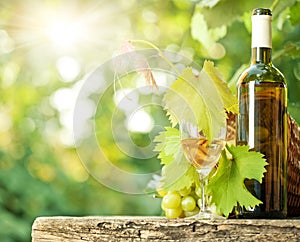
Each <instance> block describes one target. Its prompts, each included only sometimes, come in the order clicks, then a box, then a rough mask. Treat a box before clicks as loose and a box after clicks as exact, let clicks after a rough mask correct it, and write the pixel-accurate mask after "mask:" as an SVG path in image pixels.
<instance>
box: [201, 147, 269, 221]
mask: <svg viewBox="0 0 300 242" xmlns="http://www.w3.org/2000/svg"><path fill="white" fill-rule="evenodd" d="M226 147H227V150H228V151H229V152H230V154H231V155H232V160H230V159H228V158H227V156H226V152H225V151H223V153H222V158H221V159H220V160H219V166H218V169H217V171H216V173H215V175H214V176H212V177H211V180H210V181H209V184H208V186H207V191H208V192H209V193H211V194H212V203H215V205H216V207H217V210H218V212H220V213H222V214H224V215H225V216H226V217H227V216H228V215H229V213H230V212H231V211H232V209H233V208H234V206H236V205H237V204H239V205H240V206H243V207H245V208H246V209H247V208H249V207H255V206H257V205H259V204H260V203H262V202H261V201H260V200H259V199H257V198H256V197H254V196H253V195H252V194H251V193H250V192H249V191H248V190H247V188H246V186H245V184H244V180H245V179H246V178H248V179H255V180H257V181H258V182H260V183H261V182H262V178H263V173H264V172H266V169H265V168H264V167H265V166H266V165H267V162H266V161H265V159H264V158H263V155H262V154H261V153H259V152H255V151H249V147H248V146H230V147H228V146H226Z"/></svg>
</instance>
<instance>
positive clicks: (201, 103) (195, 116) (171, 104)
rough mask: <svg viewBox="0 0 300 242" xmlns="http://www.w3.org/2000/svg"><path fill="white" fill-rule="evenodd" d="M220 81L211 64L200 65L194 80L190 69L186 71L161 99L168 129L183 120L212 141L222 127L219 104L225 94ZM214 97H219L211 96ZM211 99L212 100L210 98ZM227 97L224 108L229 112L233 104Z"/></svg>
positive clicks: (221, 114)
mask: <svg viewBox="0 0 300 242" xmlns="http://www.w3.org/2000/svg"><path fill="white" fill-rule="evenodd" d="M220 78H221V77H220V75H219V73H218V72H217V71H216V70H215V69H214V67H213V64H212V63H211V62H205V63H204V66H203V69H202V70H201V71H200V73H199V75H198V76H196V75H195V74H194V73H193V70H192V68H186V69H185V70H184V71H183V73H182V75H181V76H179V78H178V79H177V80H176V81H175V82H174V83H173V84H172V85H171V86H170V89H169V90H168V91H167V93H166V94H165V96H164V99H163V100H164V102H165V106H166V110H167V112H168V115H169V116H170V120H171V123H172V125H173V126H175V125H176V124H177V123H178V120H185V121H188V122H192V123H194V124H197V126H198V127H199V129H200V130H203V131H204V133H205V134H206V136H207V138H208V140H212V137H216V136H217V135H218V134H217V132H219V131H218V130H219V127H222V126H224V124H225V118H226V115H225V110H224V107H225V105H224V103H223V100H226V99H227V98H228V93H226V92H223V91H221V89H222V87H223V85H222V79H220ZM211 83H213V84H215V85H211ZM219 90H220V92H219ZM216 93H219V94H220V95H215V94H216ZM222 94H225V96H222ZM226 94H227V96H226ZM211 96H214V97H215V98H210V97H211ZM229 97H230V98H229V99H227V100H229V101H228V103H229V105H230V107H228V108H229V109H232V107H233V105H232V103H233V102H234V104H235V101H233V99H231V96H230V95H229ZM228 103H227V101H226V104H228Z"/></svg>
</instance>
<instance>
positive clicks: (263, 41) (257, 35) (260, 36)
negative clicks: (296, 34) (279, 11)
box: [252, 15, 272, 48]
mask: <svg viewBox="0 0 300 242" xmlns="http://www.w3.org/2000/svg"><path fill="white" fill-rule="evenodd" d="M271 22H272V16H270V15H253V16H252V48H255V47H265V48H272V26H271Z"/></svg>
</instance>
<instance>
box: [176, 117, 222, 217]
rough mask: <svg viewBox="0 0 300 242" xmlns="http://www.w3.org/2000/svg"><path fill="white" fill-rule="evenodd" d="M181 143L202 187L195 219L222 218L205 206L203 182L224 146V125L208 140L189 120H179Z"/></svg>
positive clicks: (204, 182)
mask: <svg viewBox="0 0 300 242" xmlns="http://www.w3.org/2000/svg"><path fill="white" fill-rule="evenodd" d="M180 133H181V145H182V149H183V152H184V154H185V156H186V158H187V159H188V160H189V162H190V163H191V164H192V165H193V166H194V167H195V168H196V169H197V171H198V173H199V178H200V185H201V189H202V198H201V208H200V212H199V214H198V215H196V216H195V218H196V219H217V218H222V217H221V216H218V215H216V214H213V213H212V212H211V211H210V210H209V209H208V208H207V206H206V204H207V202H206V194H205V184H206V181H207V179H206V178H207V176H208V174H209V173H210V171H211V170H212V168H213V167H214V166H215V165H216V164H217V162H218V160H219V158H220V155H221V152H222V150H223V149H224V147H225V138H226V126H225V125H224V127H220V132H219V133H218V136H217V137H215V138H214V139H213V140H212V141H211V142H209V141H208V140H207V138H206V136H205V135H204V133H203V132H202V131H201V130H199V129H198V128H197V126H196V125H193V124H192V123H190V122H186V121H181V122H180Z"/></svg>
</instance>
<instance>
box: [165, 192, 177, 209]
mask: <svg viewBox="0 0 300 242" xmlns="http://www.w3.org/2000/svg"><path fill="white" fill-rule="evenodd" d="M180 204H181V196H180V195H179V193H178V192H176V191H172V192H168V193H167V195H165V196H164V197H163V200H162V206H163V207H164V208H172V209H174V208H178V207H179V206H180Z"/></svg>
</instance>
